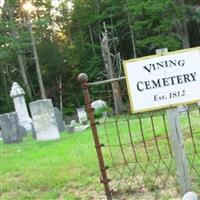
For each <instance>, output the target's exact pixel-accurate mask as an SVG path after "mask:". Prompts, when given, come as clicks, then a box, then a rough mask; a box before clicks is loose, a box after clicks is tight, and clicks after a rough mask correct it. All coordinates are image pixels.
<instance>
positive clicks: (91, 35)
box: [88, 24, 96, 55]
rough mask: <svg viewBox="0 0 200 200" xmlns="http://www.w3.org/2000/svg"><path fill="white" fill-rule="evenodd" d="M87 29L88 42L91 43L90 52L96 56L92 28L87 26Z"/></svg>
mask: <svg viewBox="0 0 200 200" xmlns="http://www.w3.org/2000/svg"><path fill="white" fill-rule="evenodd" d="M88 28H89V32H90V41H91V43H92V51H93V53H94V55H96V51H95V47H94V38H93V34H92V28H91V26H90V24H89V25H88Z"/></svg>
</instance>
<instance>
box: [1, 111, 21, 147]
mask: <svg viewBox="0 0 200 200" xmlns="http://www.w3.org/2000/svg"><path fill="white" fill-rule="evenodd" d="M0 127H1V131H2V138H3V142H4V143H5V144H9V143H15V142H21V141H22V138H23V134H22V132H21V130H20V124H19V121H18V117H17V113H16V112H12V113H6V114H3V115H0Z"/></svg>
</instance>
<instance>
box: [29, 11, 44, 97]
mask: <svg viewBox="0 0 200 200" xmlns="http://www.w3.org/2000/svg"><path fill="white" fill-rule="evenodd" d="M27 25H28V29H29V32H30V37H31V43H32V48H33V55H34V60H35V67H36V72H37V78H38V82H39V87H40V93H41V97H42V99H46V94H45V89H44V83H43V79H42V73H41V69H40V64H39V58H38V54H37V49H36V44H35V38H34V36H33V30H32V25H31V23H30V16H29V13H27Z"/></svg>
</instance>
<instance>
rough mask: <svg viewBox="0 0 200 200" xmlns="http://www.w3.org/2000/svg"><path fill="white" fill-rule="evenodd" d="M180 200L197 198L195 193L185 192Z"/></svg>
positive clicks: (195, 199) (196, 199) (194, 199)
mask: <svg viewBox="0 0 200 200" xmlns="http://www.w3.org/2000/svg"><path fill="white" fill-rule="evenodd" d="M182 200H198V196H197V194H196V193H195V192H187V193H186V194H185V195H184V196H183V198H182Z"/></svg>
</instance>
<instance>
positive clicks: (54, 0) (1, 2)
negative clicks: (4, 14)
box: [0, 0, 73, 10]
mask: <svg viewBox="0 0 200 200" xmlns="http://www.w3.org/2000/svg"><path fill="white" fill-rule="evenodd" d="M4 1H5V0H0V7H3V5H4ZM60 2H62V0H52V5H53V6H55V7H57V6H58V5H59V3H60ZM72 7H73V4H72V3H71V2H70V1H69V2H68V8H69V9H70V10H71V9H72Z"/></svg>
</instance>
